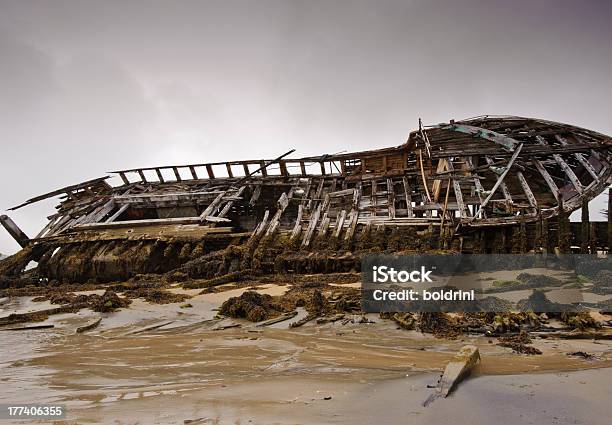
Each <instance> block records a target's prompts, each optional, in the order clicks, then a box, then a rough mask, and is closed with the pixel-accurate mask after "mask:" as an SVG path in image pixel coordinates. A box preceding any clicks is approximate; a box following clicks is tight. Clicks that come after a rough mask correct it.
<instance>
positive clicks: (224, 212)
mask: <svg viewBox="0 0 612 425" xmlns="http://www.w3.org/2000/svg"><path fill="white" fill-rule="evenodd" d="M244 189H246V186H240V188H239V189H238V192H236V194H235V198H240V195H242V192H244ZM234 202H235V199H231V200H229V201H227V203H226V204H225V206H224V207H223V209H222V210H221V212H220V213H219V214H218V215H217V217H220V218H222V217H225V215H226V214H227V213H228V212H229V210H230V208H232V206H233V205H234Z"/></svg>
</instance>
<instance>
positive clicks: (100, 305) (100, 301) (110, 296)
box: [89, 290, 132, 313]
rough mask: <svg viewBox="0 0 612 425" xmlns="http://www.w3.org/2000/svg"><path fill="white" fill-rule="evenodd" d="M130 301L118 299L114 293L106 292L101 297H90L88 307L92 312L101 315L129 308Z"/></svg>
mask: <svg viewBox="0 0 612 425" xmlns="http://www.w3.org/2000/svg"><path fill="white" fill-rule="evenodd" d="M131 303H132V300H130V299H127V298H121V297H119V296H118V295H117V294H116V293H115V292H113V291H109V290H107V291H106V292H104V294H102V295H90V299H89V305H90V307H91V309H92V310H93V311H99V312H102V313H106V312H110V311H115V310H117V309H120V308H124V307H127V306H129V305H130V304H131Z"/></svg>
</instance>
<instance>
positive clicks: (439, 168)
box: [432, 158, 448, 202]
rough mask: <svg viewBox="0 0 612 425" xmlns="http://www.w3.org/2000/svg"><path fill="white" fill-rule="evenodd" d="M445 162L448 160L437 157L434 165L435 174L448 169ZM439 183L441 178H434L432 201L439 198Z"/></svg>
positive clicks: (436, 200)
mask: <svg viewBox="0 0 612 425" xmlns="http://www.w3.org/2000/svg"><path fill="white" fill-rule="evenodd" d="M447 162H448V160H447V159H446V158H440V159H438V166H437V167H436V174H439V173H444V172H445V171H448V165H447ZM441 184H442V179H435V180H434V182H433V186H432V192H433V201H434V202H438V199H440V187H441Z"/></svg>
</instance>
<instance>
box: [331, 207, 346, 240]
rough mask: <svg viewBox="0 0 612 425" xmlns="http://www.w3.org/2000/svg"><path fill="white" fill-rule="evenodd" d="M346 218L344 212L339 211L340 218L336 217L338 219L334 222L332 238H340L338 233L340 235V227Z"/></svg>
mask: <svg viewBox="0 0 612 425" xmlns="http://www.w3.org/2000/svg"><path fill="white" fill-rule="evenodd" d="M345 218H346V210H342V211H340V217H338V219H337V220H336V224H335V227H336V229H335V232H334V236H335V237H337V238H339V237H340V233H342V227H343V226H344V219H345Z"/></svg>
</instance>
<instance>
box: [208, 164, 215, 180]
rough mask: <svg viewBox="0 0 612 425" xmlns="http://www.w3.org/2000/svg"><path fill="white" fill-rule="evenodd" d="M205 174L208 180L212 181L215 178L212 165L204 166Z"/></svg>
mask: <svg viewBox="0 0 612 425" xmlns="http://www.w3.org/2000/svg"><path fill="white" fill-rule="evenodd" d="M206 174H208V178H209V179H214V178H215V173H214V171H213V168H212V165H210V164H207V165H206Z"/></svg>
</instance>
